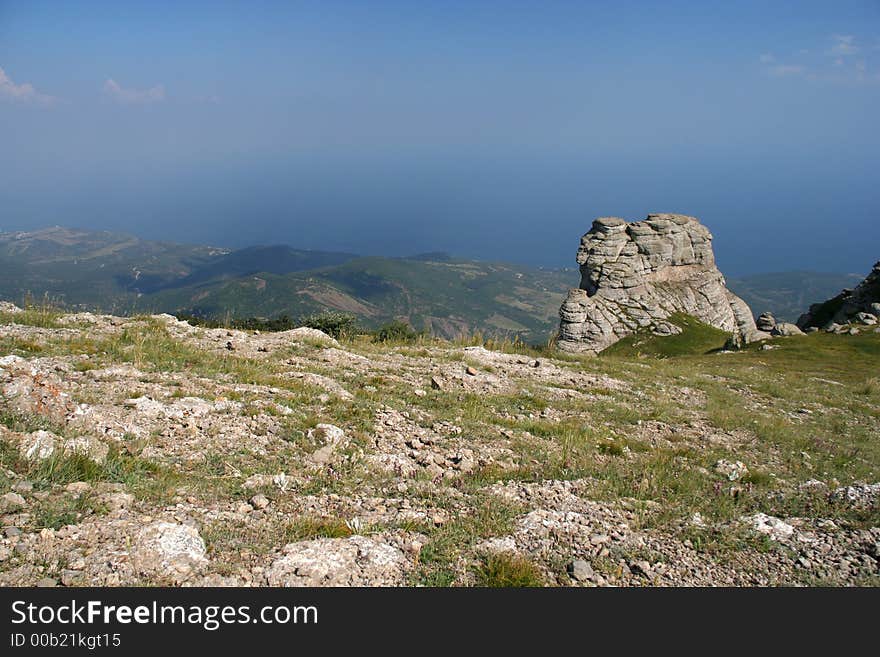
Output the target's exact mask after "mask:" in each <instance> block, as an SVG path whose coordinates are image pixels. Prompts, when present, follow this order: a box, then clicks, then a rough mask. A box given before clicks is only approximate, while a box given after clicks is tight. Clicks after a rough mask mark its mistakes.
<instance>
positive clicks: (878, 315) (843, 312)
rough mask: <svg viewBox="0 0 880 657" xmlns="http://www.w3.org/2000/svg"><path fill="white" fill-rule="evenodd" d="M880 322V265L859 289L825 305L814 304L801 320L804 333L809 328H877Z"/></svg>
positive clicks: (798, 322)
mask: <svg viewBox="0 0 880 657" xmlns="http://www.w3.org/2000/svg"><path fill="white" fill-rule="evenodd" d="M878 322H880V262H877V263H875V264H874V267H873V269H872V270H871V273H869V274H868V276H867V277H866V278H865V280H863V281H862V282H861V283H859V284H858V285H857V286H856V287H855V289H852V290H843V291H842V292H841V293H840V294H838V295H837V296H836V297H834V298H832V299H828V301H825V302H823V303H814V304H813V305H812V306H810V309H809V310H808V311H807V312H805V313H804V314H803V315H801V316H800V318H798V321H797V325H798V327H799V328H800V329H801V330H806V329H809V328H817V329H831V332H840V331H836V330H835V327H834V325H843V324H864V325H866V326H874V325H876V324H877V323H878Z"/></svg>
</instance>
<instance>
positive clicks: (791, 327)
mask: <svg viewBox="0 0 880 657" xmlns="http://www.w3.org/2000/svg"><path fill="white" fill-rule="evenodd" d="M803 334H804V332H803V331H801V330H800V329H799V328H798V327H797V326H796V325H795V324H791V323H790V322H779V323H777V324H776V326H774V327H773V331H772V332H771V335H782V336H792V335H803Z"/></svg>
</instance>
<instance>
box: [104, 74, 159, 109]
mask: <svg viewBox="0 0 880 657" xmlns="http://www.w3.org/2000/svg"><path fill="white" fill-rule="evenodd" d="M104 94H105V95H106V96H108V97H109V98H112V99H113V100H115V101H116V102H117V103H121V104H123V105H143V104H146V103H161V102H162V101H164V100H165V87H164V86H162V85H161V84H157V85H156V86H154V87H150V88H149V89H126V88H125V87H122V86H120V84H119V83H118V82H116V80H113V79H112V78H110V79H108V80H107V81H106V82H104Z"/></svg>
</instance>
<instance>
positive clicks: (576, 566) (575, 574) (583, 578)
mask: <svg viewBox="0 0 880 657" xmlns="http://www.w3.org/2000/svg"><path fill="white" fill-rule="evenodd" d="M566 570H567V571H568V574H569V576H570V577H571V578H572V579H573V580H575V581H577V582H589V581H591V580H592V579H594V578H595V576H596V573H595V572H594V571H593V567H592V566H591V565H590V564H589V563H588V562H586V561H584V560H583V559H575V560H574V561H572V562H571V563H570V564H568V566H567V567H566Z"/></svg>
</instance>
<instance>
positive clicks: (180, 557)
mask: <svg viewBox="0 0 880 657" xmlns="http://www.w3.org/2000/svg"><path fill="white" fill-rule="evenodd" d="M206 552H207V550H206V549H205V542H204V541H203V540H202V537H201V536H199V532H198V531H197V530H196V529H195V528H193V527H190V526H189V525H181V524H176V523H171V522H162V521H160V522H154V523H151V524H149V525H147V526H146V527H144V528H143V529H142V530H141V531H140V532H139V533H138V535H137V536H136V538H135V540H134V545H133V547H132V550H131V560H132V565H133V566H134V567H135V568H136V570H137V571H138V572H139V573H141V574H144V575H153V576H159V577H170V578H171V579H173V580H174V581H182V580H184V579H186V578H188V577H189V576H191V575H193V574H194V573H197V572H199V571H201V570H202V569H204V568H205V567H206V566H207V565H208V559H207V557H206V556H205V555H206Z"/></svg>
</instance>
